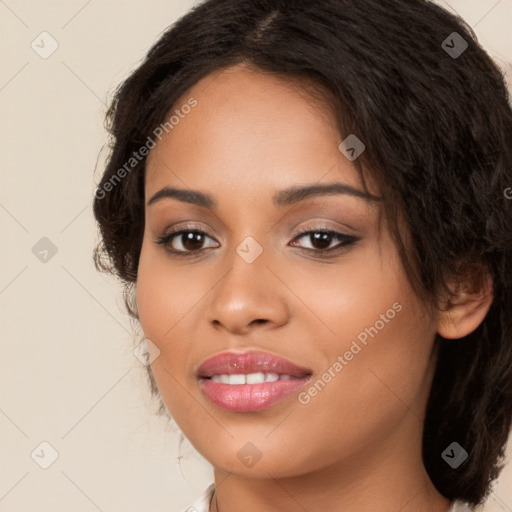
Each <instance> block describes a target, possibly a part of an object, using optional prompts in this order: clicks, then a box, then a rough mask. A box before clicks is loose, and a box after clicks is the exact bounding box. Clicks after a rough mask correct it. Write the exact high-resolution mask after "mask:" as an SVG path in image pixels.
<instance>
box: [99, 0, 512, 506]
mask: <svg viewBox="0 0 512 512" xmlns="http://www.w3.org/2000/svg"><path fill="white" fill-rule="evenodd" d="M454 32H455V33H456V34H454ZM450 38H451V39H450ZM454 38H456V39H454ZM446 41H448V42H449V43H446ZM454 41H457V44H459V45H460V44H462V46H459V48H463V49H464V48H465V51H459V52H458V54H454V53H453V52H450V51H448V50H449V48H453V47H455V43H454ZM464 42H465V43H464ZM466 45H467V47H466ZM237 64H244V65H248V66H251V67H252V68H254V69H256V70H258V71H260V72H262V73H263V72H265V73H274V74H276V75H280V76H283V77H286V78H288V79H289V80H290V82H291V81H295V82H297V81H298V82H301V83H303V84H309V88H310V89H311V90H313V89H315V91H316V92H317V93H318V92H321V91H323V92H321V94H322V97H323V98H324V99H325V101H326V102H328V104H329V106H330V107H331V108H332V110H333V112H335V114H336V119H337V120H338V122H339V129H340V133H341V134H342V135H343V138H345V137H346V136H347V135H348V134H352V133H354V134H357V136H358V137H359V138H360V139H361V140H363V141H364V144H365V146H366V150H365V152H364V153H362V154H361V156H360V157H359V158H358V159H357V161H356V162H355V165H356V167H357V169H358V171H359V172H360V174H361V176H362V177H363V181H364V173H369V174H370V175H371V177H372V178H373V179H374V180H375V182H376V183H377V184H378V186H379V187H380V191H381V192H382V197H383V200H384V208H385V212H386V217H387V219H388V222H389V226H390V231H391V234H392V236H393V239H394V241H395V243H396V246H397V248H398V251H399V254H400V259H401V263H402V266H403V268H404V270H405V272H406V275H407V277H408V279H409V281H410V283H411V285H412V286H413V288H414V290H415V292H416V293H417V294H418V296H420V297H421V298H422V299H423V300H424V303H425V305H426V306H428V307H429V308H434V307H436V308H439V297H440V293H441V292H443V293H444V292H450V288H449V287H448V284H447V283H448V282H449V280H450V278H451V277H452V276H459V277H461V276H462V277H465V278H467V279H469V281H470V282H472V283H474V284H475V286H478V285H479V283H480V284H481V283H482V282H483V276H484V274H485V273H487V275H490V276H491V278H492V281H493V296H494V299H493V302H492V304H491V307H490V310H489V312H488V314H487V315H486V317H485V319H484V320H483V322H482V323H481V324H480V325H479V327H478V328H477V329H476V330H474V331H473V332H472V333H471V334H469V335H467V336H465V337H464V338H461V339H457V340H444V339H443V338H441V336H439V335H437V336H436V340H435V345H434V347H435V349H436V353H437V363H436V364H437V366H436V370H435V375H434V379H433V383H432V388H431V392H430V396H429V400H428V404H427V410H426V416H425V423H424V431H423V461H424V464H425V468H426V470H427V472H428V474H429V477H430V479H431V480H432V482H433V484H434V485H435V487H436V488H437V490H438V491H439V492H440V493H441V494H442V495H444V496H445V497H447V498H449V499H458V500H462V501H465V502H467V503H469V504H473V505H476V504H478V503H482V502H483V501H484V499H485V498H486V497H487V496H488V495H489V493H490V489H491V486H492V482H493V480H495V479H496V478H497V477H498V475H499V473H500V471H501V469H502V467H503V458H504V446H505V444H506V441H507V438H508V434H509V431H510V426H511V418H512V405H511V404H512V336H511V333H512V330H511V322H512V296H511V290H512V281H511V280H512V201H511V200H508V199H507V194H506V193H504V191H506V190H507V189H509V187H511V186H512V109H511V101H510V93H509V91H508V90H507V86H506V83H505V80H504V76H503V74H502V73H501V72H500V70H499V68H498V66H497V65H496V64H495V63H494V62H493V60H492V59H491V57H489V55H488V54H487V53H486V52H485V50H484V49H483V48H482V47H481V46H480V45H479V43H478V41H477V37H476V35H475V34H474V32H473V31H472V29H471V28H470V27H469V26H468V25H467V24H466V23H465V22H464V20H462V19H461V18H459V17H458V16H456V15H454V14H452V13H450V12H448V11H446V10H445V9H443V8H441V7H440V6H438V5H436V4H434V3H432V2H430V1H427V0H365V1H364V2H360V1H355V0H316V1H315V2H311V1H308V0H207V1H205V2H203V3H202V4H200V5H197V6H196V7H195V8H194V9H192V10H191V11H190V12H189V13H187V14H186V15H185V16H184V17H182V18H181V19H180V20H178V21H177V22H176V23H175V24H174V25H172V26H171V27H170V28H169V29H168V30H167V31H166V32H165V33H164V34H163V35H162V36H161V37H160V39H159V40H158V42H157V43H156V44H155V45H154V46H153V48H152V49H151V50H150V51H149V52H148V54H147V56H146V57H145V59H144V61H143V62H142V63H141V64H140V66H139V67H138V68H137V69H136V70H135V71H134V72H132V73H131V75H130V76H129V77H128V78H127V79H126V80H125V81H124V82H123V83H122V84H121V85H120V86H119V87H118V89H117V90H116V92H115V95H114V97H113V100H112V103H111V105H110V107H109V110H108V113H107V122H108V123H107V127H108V130H109V133H110V136H111V144H110V154H109V157H108V160H107V162H106V168H105V170H104V172H103V175H102V178H101V181H100V183H99V185H98V187H97V189H96V191H95V197H94V200H93V201H94V215H95V218H96V220H97V222H98V224H99V229H100V241H99V243H98V245H97V246H96V248H95V251H94V261H95V265H96V268H97V269H98V270H101V271H104V272H109V273H111V274H112V275H115V276H116V277H118V278H119V279H120V280H121V281H122V283H123V285H124V293H125V305H126V307H127V309H128V312H129V313H130V315H131V317H132V319H136V320H138V314H137V311H136V304H135V301H134V299H133V293H132V292H133V289H134V287H135V286H136V281H137V268H138V263H139V256H140V250H141V245H142V236H143V231H144V174H145V162H146V157H145V156H144V157H140V156H139V153H138V152H139V150H140V148H141V147H144V145H147V143H148V140H150V139H149V138H148V137H149V136H150V135H151V134H152V133H154V130H155V129H156V128H157V127H158V126H159V125H160V124H161V123H162V122H163V121H164V120H165V119H166V116H168V115H169V112H170V111H171V109H172V108H173V107H174V106H175V105H176V102H177V100H178V99H179V98H180V97H182V96H183V95H184V94H185V93H186V92H187V91H188V90H189V89H190V88H191V87H192V86H193V85H194V84H195V83H196V82H198V81H199V80H200V79H202V78H204V77H206V76H207V75H209V74H211V73H213V72H216V71H221V70H222V69H225V68H227V67H230V66H233V65H237ZM134 155H137V156H138V158H136V159H134ZM128 161H131V164H130V168H129V169H127V165H126V163H127V162H128ZM123 170H124V172H121V171H123ZM401 220H403V221H404V222H405V226H406V228H407V229H406V230H404V229H403V226H402V223H401V222H400V221H401ZM400 226H402V227H400ZM148 372H149V376H150V378H152V374H151V368H150V367H148ZM151 382H152V391H153V393H154V394H157V393H158V390H157V388H156V385H155V382H154V380H152V381H151ZM453 441H457V442H458V443H459V444H460V445H461V446H462V447H464V448H465V449H466V450H467V451H468V452H469V458H468V459H467V460H466V461H465V462H464V464H462V465H461V466H460V467H458V468H457V469H453V468H451V467H450V466H449V465H448V464H446V462H445V461H444V460H442V457H441V453H442V452H443V450H444V449H445V448H446V447H447V446H449V445H450V444H451V443H452V442H453Z"/></svg>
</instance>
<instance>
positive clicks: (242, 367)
mask: <svg viewBox="0 0 512 512" xmlns="http://www.w3.org/2000/svg"><path fill="white" fill-rule="evenodd" d="M312 374H313V372H312V370H311V369H309V368H306V367H302V366H298V365H296V364H294V363H292V362H291V361H288V360H287V359H284V358H281V357H278V356H275V355H273V354H269V353H266V352H257V351H249V352H244V353H236V352H225V353H222V354H220V355H217V356H215V357H212V358H210V359H208V360H206V361H205V362H204V363H203V364H202V365H201V366H200V367H199V369H198V371H197V377H198V379H199V382H200V387H201V390H202V392H203V393H204V395H205V396H206V398H207V399H209V400H210V401H211V402H212V403H214V404H215V405H217V406H219V407H221V408H222V409H225V410H229V411H234V412H252V411H259V410H262V409H266V408H267V407H270V406H271V405H273V404H275V403H276V402H278V401H281V400H283V399H284V398H286V397H289V396H290V395H292V394H294V393H296V392H297V391H298V390H299V389H300V388H301V387H302V386H303V385H304V384H305V383H306V382H308V381H309V380H310V378H311V376H312Z"/></svg>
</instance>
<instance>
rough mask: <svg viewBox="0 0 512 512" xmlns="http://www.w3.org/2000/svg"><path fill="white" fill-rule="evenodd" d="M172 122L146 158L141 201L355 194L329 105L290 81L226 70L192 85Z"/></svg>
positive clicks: (353, 174)
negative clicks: (181, 195)
mask: <svg viewBox="0 0 512 512" xmlns="http://www.w3.org/2000/svg"><path fill="white" fill-rule="evenodd" d="M190 104H194V105H195V106H194V107H193V108H191V109H190V108H188V107H186V105H190ZM171 116H174V118H173V123H172V128H169V127H168V128H169V129H168V130H167V131H168V133H166V132H165V131H164V133H163V137H162V138H161V140H159V141H157V144H156V147H155V148H154V149H153V150H151V152H150V154H149V156H148V160H147V165H146V197H149V195H151V194H152V193H154V192H156V191H157V190H158V189H159V188H161V187H163V186H167V185H174V186H180V187H182V188H183V187H184V186H185V187H190V188H201V189H206V190H210V191H213V192H212V193H218V194H219V195H222V194H223V193H225V192H226V191H229V190H231V192H233V191H235V190H236V192H237V193H238V194H243V192H244V191H246V192H247V193H251V196H254V195H255V194H257V193H258V191H260V192H262V193H268V192H269V191H270V190H277V189H282V188H286V187H290V186H292V185H296V184H298V183H304V184H306V183H307V184H311V183H316V182H321V181H322V182H323V181H327V182H333V181H340V182H343V183H345V184H347V185H350V186H353V187H356V186H358V187H359V188H361V187H360V183H361V180H360V176H359V173H358V172H357V169H356V168H355V166H354V165H353V163H352V162H350V161H349V160H347V159H346V158H345V156H344V155H343V154H342V153H341V152H340V151H339V149H338V146H339V144H340V143H341V141H342V138H341V135H340V132H339V130H338V129H337V126H336V122H337V121H336V118H335V115H334V113H333V112H332V111H331V109H330V107H329V106H328V103H327V102H326V101H322V100H321V98H319V97H318V95H315V96H311V95H310V94H308V92H307V91H306V90H305V89H304V88H303V87H301V86H300V85H299V84H298V83H297V81H295V80H291V79H290V80H287V79H286V78H285V77H281V76H276V75H273V74H268V73H261V72H257V71H255V70H251V69H247V68H243V67H233V68H228V69H224V70H221V71H220V72H216V73H214V74H211V75H208V76H207V77H205V78H204V79H202V80H200V81H199V82H198V83H196V84H195V85H194V86H193V87H192V88H191V89H190V90H189V91H188V92H187V93H185V94H184V95H183V96H182V97H181V98H180V99H179V100H178V101H177V102H176V103H175V105H174V107H173V108H172V109H171V111H170V112H169V113H168V114H167V116H166V120H168V119H169V118H170V117H171Z"/></svg>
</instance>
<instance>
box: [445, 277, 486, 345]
mask: <svg viewBox="0 0 512 512" xmlns="http://www.w3.org/2000/svg"><path fill="white" fill-rule="evenodd" d="M456 288H457V287H456ZM468 288H470V289H468ZM471 288H472V289H471ZM492 301H493V283H492V278H491V276H490V275H489V273H488V272H486V273H485V278H484V279H483V280H482V283H481V285H480V286H478V288H477V289H475V287H468V285H467V283H465V286H464V285H463V286H462V288H460V285H459V291H457V292H455V295H454V296H452V297H451V298H450V299H449V300H446V301H445V303H444V304H443V309H442V311H441V312H440V313H439V320H438V327H437V332H438V334H439V335H440V336H442V337H443V338H447V339H457V338H463V337H464V336H467V335H468V334H471V333H472V332H473V331H474V330H475V329H476V328H477V327H478V326H479V325H480V324H481V323H482V322H483V320H484V318H485V316H486V315H487V313H488V311H489V308H490V307H491V304H492Z"/></svg>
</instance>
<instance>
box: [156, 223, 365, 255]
mask: <svg viewBox="0 0 512 512" xmlns="http://www.w3.org/2000/svg"><path fill="white" fill-rule="evenodd" d="M185 233H198V234H201V235H206V236H207V237H209V238H211V237H210V236H209V235H208V233H205V232H204V231H203V230H201V229H197V228H195V227H193V226H185V227H182V228H178V229H176V230H175V231H171V232H170V233H168V234H167V235H164V236H162V237H159V238H158V240H157V241H156V244H157V245H161V246H164V247H165V246H167V244H169V242H171V241H172V240H173V239H174V238H177V237H178V236H180V235H183V234H185ZM313 233H325V234H328V235H332V236H333V237H335V238H337V239H338V240H340V243H339V244H338V245H337V246H335V247H331V248H329V249H308V248H302V249H303V250H305V251H307V252H309V253H313V254H314V255H315V256H318V257H320V258H328V257H331V256H334V255H336V254H337V253H338V252H340V251H341V250H343V249H345V248H346V247H348V246H349V245H352V244H354V243H356V242H358V241H359V240H360V238H357V237H355V236H352V235H346V234H345V233H339V232H337V231H333V230H331V229H326V228H313V229H311V228H307V229H301V230H299V232H298V233H297V234H296V235H295V237H294V238H293V240H292V241H294V240H297V239H300V238H303V237H304V235H308V234H313ZM165 248H166V250H167V251H168V252H169V253H171V255H173V256H178V257H189V258H190V257H198V256H200V255H201V254H202V253H203V252H204V251H207V250H208V249H213V247H206V248H203V249H198V250H197V251H177V250H176V249H169V248H168V247H165ZM299 249H300V248H299Z"/></svg>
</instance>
